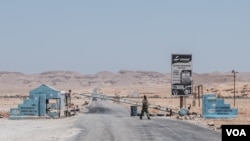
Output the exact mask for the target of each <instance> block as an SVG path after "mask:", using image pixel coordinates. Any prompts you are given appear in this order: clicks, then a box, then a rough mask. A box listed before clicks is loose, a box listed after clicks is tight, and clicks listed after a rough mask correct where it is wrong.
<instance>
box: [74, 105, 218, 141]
mask: <svg viewBox="0 0 250 141" xmlns="http://www.w3.org/2000/svg"><path fill="white" fill-rule="evenodd" d="M138 110H140V108H139V109H138ZM151 119H152V120H147V119H146V118H145V117H144V118H143V120H140V119H139V117H138V116H130V109H126V108H124V107H122V106H119V105H116V104H113V103H109V102H107V101H93V102H92V103H91V105H90V106H89V107H88V112H87V113H86V114H82V115H81V116H80V117H79V118H78V119H77V120H76V121H75V123H74V128H81V132H80V133H79V134H78V135H76V136H74V137H72V138H70V139H69V141H72V140H75V141H78V140H88V141H128V140H129V141H158V140H160V141H161V140H162V141H163V140H164V141H166V140H168V141H183V140H185V141H220V140H221V134H220V133H218V132H215V131H212V130H210V129H207V128H203V127H200V126H196V125H192V124H189V123H186V122H183V121H176V120H173V119H169V118H166V117H152V118H151Z"/></svg>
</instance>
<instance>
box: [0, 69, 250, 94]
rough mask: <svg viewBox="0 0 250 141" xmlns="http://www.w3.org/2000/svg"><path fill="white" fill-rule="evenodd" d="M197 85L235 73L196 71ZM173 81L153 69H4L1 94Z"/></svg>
mask: <svg viewBox="0 0 250 141" xmlns="http://www.w3.org/2000/svg"><path fill="white" fill-rule="evenodd" d="M236 79H237V82H250V72H244V73H237V76H236ZM193 82H194V85H206V84H212V83H229V82H233V77H232V74H231V73H219V72H216V73H202V74H198V73H193ZM170 83H171V74H170V73H159V72H153V71H128V70H121V71H119V72H117V73H112V72H108V71H102V72H98V73H96V74H81V73H79V72H72V71H48V72H43V73H39V74H30V75H29V74H23V73H20V72H0V92H1V94H0V95H3V94H8V93H12V94H13V93H17V94H18V93H27V92H28V91H29V90H30V89H33V88H35V87H37V86H39V85H41V84H47V85H50V86H53V87H55V88H59V89H64V90H67V89H84V88H95V87H136V86H146V87H147V86H163V87H164V85H169V84H170Z"/></svg>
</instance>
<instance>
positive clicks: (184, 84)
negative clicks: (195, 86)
mask: <svg viewBox="0 0 250 141" xmlns="http://www.w3.org/2000/svg"><path fill="white" fill-rule="evenodd" d="M171 60H172V61H171V62H172V63H171V64H172V65H171V83H172V84H171V91H172V92H171V93H172V96H190V95H192V54H172V59H171Z"/></svg>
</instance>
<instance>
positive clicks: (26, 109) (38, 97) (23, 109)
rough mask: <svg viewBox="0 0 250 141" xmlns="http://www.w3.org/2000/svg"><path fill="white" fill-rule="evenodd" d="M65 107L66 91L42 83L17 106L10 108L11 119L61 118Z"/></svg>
mask: <svg viewBox="0 0 250 141" xmlns="http://www.w3.org/2000/svg"><path fill="white" fill-rule="evenodd" d="M64 108H65V92H63V91H59V90H57V89H55V88H53V87H51V86H48V85H45V84H42V85H41V86H39V87H37V88H35V89H33V90H31V91H30V92H29V98H28V99H24V101H23V103H22V104H19V105H18V107H17V108H11V109H10V117H9V119H23V118H36V117H51V118H59V117H60V115H61V113H62V111H63V110H64Z"/></svg>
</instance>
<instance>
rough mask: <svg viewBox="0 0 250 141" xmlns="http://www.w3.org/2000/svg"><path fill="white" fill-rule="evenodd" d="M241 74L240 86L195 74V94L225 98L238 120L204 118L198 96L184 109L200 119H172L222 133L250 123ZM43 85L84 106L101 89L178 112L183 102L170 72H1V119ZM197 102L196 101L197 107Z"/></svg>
mask: <svg viewBox="0 0 250 141" xmlns="http://www.w3.org/2000/svg"><path fill="white" fill-rule="evenodd" d="M237 75H238V76H237V77H236V81H235V82H236V83H234V81H233V77H232V76H231V74H230V73H218V72H213V73H205V74H196V73H195V74H193V94H194V95H195V94H196V95H197V94H198V91H197V89H196V86H198V85H202V87H203V89H202V92H201V94H200V96H202V95H203V94H216V96H217V97H218V98H224V101H225V103H228V104H230V106H231V107H233V108H237V109H238V116H237V117H236V118H231V119H226V118H225V119H204V118H202V117H201V116H200V115H201V114H202V106H201V105H202V100H201V98H200V99H199V98H196V99H194V95H191V96H189V97H187V98H186V99H185V100H184V104H183V105H184V107H188V106H189V105H191V109H190V112H194V113H197V116H193V117H185V118H183V117H180V116H178V115H173V116H172V117H171V118H175V119H179V120H185V121H187V122H192V123H194V124H200V125H204V126H208V127H209V128H212V129H214V130H219V129H220V126H221V125H222V124H250V108H249V103H250V95H249V93H250V85H249V84H250V73H247V72H245V73H239V74H237ZM41 84H46V85H49V86H52V87H54V88H55V89H58V90H61V91H68V90H69V89H71V90H72V92H73V95H72V96H73V98H72V102H73V103H74V104H77V105H80V106H82V105H84V104H85V103H86V102H88V101H89V100H91V99H89V98H86V97H84V96H82V95H80V94H82V93H92V92H93V89H95V88H98V93H100V94H104V95H108V96H114V97H119V98H125V99H130V100H133V101H137V102H138V103H140V102H141V100H142V97H143V95H146V96H147V97H148V100H149V102H150V104H152V105H157V106H158V107H168V108H172V109H175V110H178V109H179V108H180V99H179V98H178V97H172V96H171V75H170V73H166V74H163V73H158V72H147V71H126V70H123V71H120V72H118V73H112V72H106V71H103V72H100V73H97V74H91V75H89V74H88V75H84V74H80V73H78V72H69V71H51V72H44V73H40V74H22V73H19V72H1V73H0V117H1V118H3V119H8V116H9V113H8V112H9V109H10V108H16V107H17V106H18V104H20V103H22V102H23V99H24V98H27V97H28V95H29V91H30V90H32V89H35V88H37V87H39V86H40V85H41ZM234 84H235V99H234ZM193 101H195V105H194V104H193ZM234 101H235V106H234ZM118 104H119V103H118ZM120 104H122V103H120ZM122 105H124V106H125V107H127V108H129V107H130V105H129V104H122ZM82 108H83V106H82ZM139 112H140V108H139ZM150 113H156V114H159V113H160V114H167V112H164V111H159V110H157V107H155V108H151V109H150Z"/></svg>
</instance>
